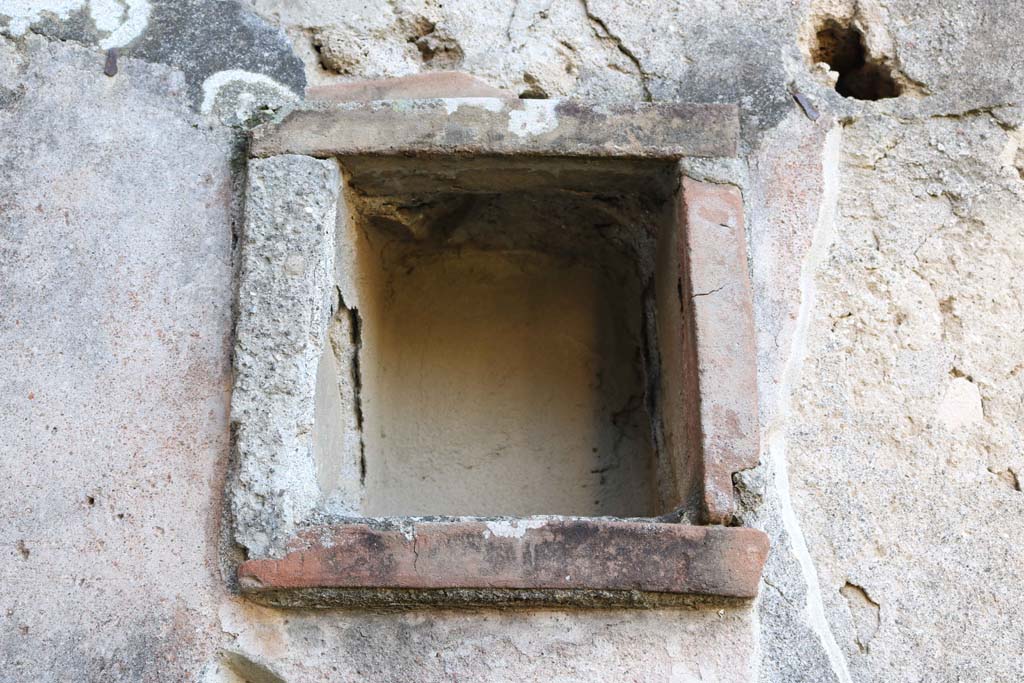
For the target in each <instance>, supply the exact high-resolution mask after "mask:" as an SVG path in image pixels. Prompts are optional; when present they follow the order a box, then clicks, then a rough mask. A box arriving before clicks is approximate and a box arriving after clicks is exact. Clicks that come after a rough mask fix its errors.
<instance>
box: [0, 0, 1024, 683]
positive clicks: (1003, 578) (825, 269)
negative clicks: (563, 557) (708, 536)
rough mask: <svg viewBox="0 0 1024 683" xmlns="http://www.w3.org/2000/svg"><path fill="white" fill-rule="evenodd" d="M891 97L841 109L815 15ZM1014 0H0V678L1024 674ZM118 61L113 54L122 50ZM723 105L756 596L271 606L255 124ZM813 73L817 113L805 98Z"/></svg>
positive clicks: (1018, 22)
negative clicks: (264, 591)
mask: <svg viewBox="0 0 1024 683" xmlns="http://www.w3.org/2000/svg"><path fill="white" fill-rule="evenodd" d="M830 18H831V19H835V20H837V21H840V22H845V23H846V24H847V25H852V26H856V27H857V29H858V31H860V33H861V34H862V35H863V36H864V38H863V40H864V49H865V50H866V52H867V53H868V56H869V57H870V58H871V59H873V60H875V61H876V62H877V63H879V64H883V65H885V66H886V68H887V69H888V71H889V73H890V75H891V77H892V78H893V79H894V82H897V83H898V84H899V86H900V88H901V89H902V93H903V94H902V95H900V96H899V97H896V98H889V99H882V100H878V101H863V100H854V99H848V98H843V97H842V96H841V95H839V94H838V93H837V92H836V91H835V90H834V89H833V83H832V81H833V79H834V76H830V75H829V73H828V69H827V68H824V69H822V68H818V67H815V66H814V65H813V64H812V63H811V60H810V59H809V57H808V56H809V55H810V54H811V53H812V52H813V51H814V45H813V42H814V39H815V38H814V36H815V27H816V26H817V22H822V21H827V20H829V19H830ZM1022 25H1024V9H1022V8H1021V7H1020V6H1019V5H1018V4H1017V3H1013V2H1003V1H999V2H980V1H979V2H957V3H953V2H944V1H943V2H934V1H933V2H924V1H923V0H890V1H889V2H886V3H884V4H883V3H877V2H873V1H869V0H864V1H862V2H860V3H856V6H854V3H852V2H844V1H843V0H833V1H831V2H825V1H821V2H808V1H806V0H803V1H800V2H782V1H781V0H780V1H778V2H767V3H765V2H748V1H746V0H738V1H737V2H733V3H711V2H690V3H682V2H679V3H668V4H666V3H662V2H657V3H653V2H652V3H644V2H619V3H615V2H609V1H597V0H585V1H573V0H564V1H563V0H554V1H553V2H549V1H543V2H526V1H523V2H518V3H506V2H447V3H444V5H443V6H442V5H441V4H437V3H431V2H405V1H404V0H396V2H393V3H388V4H385V5H380V6H378V5H374V4H362V3H350V2H340V3H332V4H327V3H323V4H319V3H277V2H274V1H273V0H269V1H266V2H265V1H263V0H258V1H254V2H251V3H234V2H186V1H180V0H179V1H175V2H171V1H160V0H128V2H126V3H124V4H123V5H122V4H114V5H111V4H110V3H100V2H95V1H93V2H88V1H87V0H81V2H49V1H47V0H41V1H40V2H36V3H22V2H14V1H12V0H0V33H2V34H3V35H2V37H0V350H2V351H3V354H2V356H0V357H2V358H3V366H2V370H3V372H2V373H0V377H2V380H0V381H2V383H3V384H2V387H3V391H0V436H2V438H0V448H2V457H0V480H2V481H4V482H5V484H6V486H5V487H4V490H3V493H2V494H0V519H3V520H4V522H3V524H2V525H0V577H2V582H3V585H4V588H5V590H4V591H3V594H2V596H0V680H5V681H6V680H10V681H61V680H68V679H72V678H73V679H77V680H95V681H117V680H123V681H181V680H199V681H209V682H222V681H238V680H250V681H259V682H263V681H274V682H277V681H288V682H289V683H291V682H294V681H317V680H323V681H328V680H330V681H338V680H340V681H392V680H423V681H435V680H436V681H449V680H452V681H454V680H460V681H464V680H474V681H475V680H483V681H511V680H515V681H523V680H545V681H552V680H555V681H577V680H579V681H599V680H604V681H622V680H640V681H772V682H775V681H778V682H782V681H785V682H789V681H815V682H818V681H858V682H859V681H875V680H885V681H949V680H992V681H1012V680H1016V679H1017V677H1018V675H1019V670H1020V653H1021V652H1022V650H1024V630H1022V629H1021V628H1020V627H1019V614H1020V612H1021V608H1022V607H1024V588H1022V586H1024V580H1022V579H1024V577H1022V576H1021V574H1022V572H1024V569H1022V568H1024V557H1022V551H1021V547H1022V546H1021V543H1020V539H1019V528H1020V527H1021V524H1020V522H1021V521H1022V517H1024V502H1022V501H1024V498H1022V495H1024V494H1022V493H1021V492H1020V488H1021V485H1020V481H1019V474H1020V472H1021V469H1022V468H1024V461H1022V458H1021V455H1020V453H1021V452H1022V449H1021V441H1022V439H1021V425H1022V424H1024V412H1022V411H1024V409H1022V403H1021V400H1020V396H1021V392H1022V386H1021V378H1020V369H1021V367H1022V366H1024V346H1022V344H1024V342H1022V341H1021V340H1022V338H1024V337H1022V335H1021V328H1020V320H1021V318H1022V310H1021V305H1022V304H1021V300H1020V296H1019V294H1018V293H1019V291H1020V290H1021V283H1020V281H1019V280H1020V271H1021V268H1020V264H1021V263H1022V262H1024V227H1022V225H1024V224H1022V219H1021V215H1024V212H1022V208H1024V193H1022V190H1024V180H1022V174H1024V171H1022V169H1024V161H1022V159H1024V156H1022V153H1021V152H1020V149H1019V148H1020V143H1021V133H1020V130H1021V126H1022V124H1024V109H1022V105H1024V89H1022V84H1021V79H1022V78H1024V77H1022V75H1021V74H1022V70H1021V69H1020V65H1021V64H1022V63H1024V46H1022V44H1021V42H1020V40H1019V33H1020V27H1021V26H1022ZM112 47H120V48H122V49H121V52H120V54H119V56H118V57H117V58H116V59H114V60H113V65H114V66H116V74H115V75H113V76H108V75H105V74H104V69H105V68H106V69H107V71H108V72H110V71H112V70H113V69H112V68H111V58H110V57H109V56H108V53H107V50H108V49H109V48H112ZM448 69H459V70H462V71H465V72H468V73H471V74H473V75H475V76H477V77H479V78H480V79H482V80H483V81H484V82H485V83H487V84H489V85H490V86H493V87H497V88H503V89H507V90H509V91H511V92H512V93H514V94H516V95H522V96H529V97H543V96H548V97H556V96H575V97H581V98H597V99H609V100H637V99H641V100H642V99H654V100H675V99H679V100H696V101H718V102H736V103H738V104H739V105H740V106H741V109H742V117H743V146H742V153H741V156H740V157H739V158H738V159H737V160H734V161H729V162H716V163H710V162H707V163H701V162H693V163H691V164H690V167H689V168H688V169H687V172H688V173H689V174H690V175H692V176H694V177H697V178H701V179H707V180H713V181H718V182H730V183H734V184H737V185H739V186H740V187H742V188H743V196H744V201H745V204H746V211H747V221H746V223H747V231H748V255H749V265H750V269H751V274H752V278H753V283H754V289H755V309H756V316H757V325H758V365H759V384H760V388H759V391H760V403H761V406H762V416H761V424H762V435H761V437H762V438H761V443H762V444H763V452H762V461H761V462H762V464H761V465H760V466H759V467H758V468H756V469H754V470H750V471H748V472H746V473H744V474H743V475H742V476H740V477H738V485H739V488H740V491H741V493H742V497H743V502H744V505H745V510H746V512H745V513H744V519H745V521H746V522H747V523H748V524H751V525H756V526H759V527H761V528H764V529H765V530H767V531H768V532H769V534H770V536H771V538H772V544H773V545H772V547H773V550H772V554H771V556H770V558H769V564H768V566H767V568H766V573H765V579H764V583H763V585H762V587H761V593H760V597H759V598H758V599H757V600H756V601H755V602H754V603H752V604H751V605H750V606H748V607H743V608H728V609H722V610H718V609H703V610H680V609H671V610H656V611H625V610H623V611H610V610H606V611H573V610H546V611H533V612H529V611H506V612H499V611H473V612H467V611H419V612H408V613H397V614H371V613H365V612H344V611H318V612H313V611H309V612H303V611H281V610H273V609H269V608H263V607H257V606H253V605H251V604H248V603H246V602H245V601H244V600H241V599H239V598H238V597H236V596H235V595H234V594H233V588H232V584H231V578H230V577H231V571H230V568H231V566H232V562H233V561H235V559H237V558H236V551H235V549H234V548H233V547H232V546H231V545H230V543H228V542H227V540H226V539H227V537H226V535H225V534H224V533H223V530H224V524H223V522H224V511H225V504H224V499H223V490H224V482H225V476H226V472H227V468H228V467H229V465H230V462H229V459H230V442H231V434H230V433H229V427H228V412H227V410H228V402H229V398H230V396H229V391H230V387H231V371H230V368H231V355H230V354H231V348H232V320H233V301H234V282H235V279H234V278H235V272H236V268H237V266H238V260H237V256H238V255H237V249H236V238H237V236H238V229H239V226H240V225H241V208H242V207H241V205H240V188H241V186H242V179H243V176H242V174H243V165H242V164H241V160H242V159H243V158H244V154H243V151H242V144H243V142H244V133H245V130H246V129H247V128H248V127H249V126H250V125H252V123H254V122H255V121H257V120H259V119H260V117H261V116H263V115H265V114H266V113H268V112H269V111H272V110H273V109H274V108H276V107H279V106H281V105H282V104H284V103H286V102H288V101H293V100H295V99H297V98H299V97H301V96H302V94H303V90H304V88H305V87H306V86H307V85H311V84H316V85H323V84H329V83H333V82H341V81H347V80H352V79H359V78H379V77H393V76H401V75H408V74H412V73H418V72H424V71H444V70H448ZM794 92H797V93H800V94H801V95H802V96H803V97H804V98H805V101H806V102H805V103H809V104H810V107H809V108H808V107H807V106H801V105H799V104H798V103H797V102H796V101H795V100H794V97H793V93H794Z"/></svg>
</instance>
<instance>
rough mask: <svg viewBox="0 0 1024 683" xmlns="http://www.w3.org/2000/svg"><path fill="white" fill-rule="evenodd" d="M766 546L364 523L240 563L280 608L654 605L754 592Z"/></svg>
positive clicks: (323, 531) (707, 529)
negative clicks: (279, 553)
mask: <svg viewBox="0 0 1024 683" xmlns="http://www.w3.org/2000/svg"><path fill="white" fill-rule="evenodd" d="M397 521H398V520H395V522H397ZM767 554H768V538H767V536H765V534H764V533H763V532H761V531H759V530H757V529H749V528H744V527H719V526H688V525H684V524H670V523H659V522H646V521H609V520H593V519H572V518H568V519H566V518H558V519H552V518H523V519H515V520H498V521H493V520H492V521H485V520H480V521H476V520H474V521H418V520H403V523H402V524H401V526H400V527H399V526H398V525H397V524H392V525H388V524H381V523H380V521H379V520H378V521H376V522H374V521H372V520H366V522H365V523H363V522H359V523H346V524H336V525H330V526H320V527H314V528H312V529H308V530H306V531H304V532H303V533H301V534H300V535H299V536H298V537H297V538H296V539H295V541H293V542H292V544H291V545H290V548H289V551H288V553H287V554H286V555H285V556H284V557H282V558H280V559H254V560H249V561H246V562H244V563H242V565H241V566H240V567H239V569H238V579H239V585H240V587H241V590H242V592H243V593H245V594H247V595H248V596H249V597H251V598H253V599H255V600H257V601H259V602H264V603H267V604H272V605H280V606H292V605H318V606H328V605H356V606H369V607H374V606H376V607H408V606H415V605H417V604H448V605H470V604H502V603H505V604H513V603H531V604H578V605H593V606H602V605H613V604H615V605H636V606H655V605H667V604H689V603H694V602H706V601H707V599H708V598H709V597H713V598H717V599H721V600H723V601H734V600H745V599H749V598H753V597H755V596H756V595H757V587H758V583H759V581H760V577H761V570H762V568H763V566H764V562H765V559H766V558H767Z"/></svg>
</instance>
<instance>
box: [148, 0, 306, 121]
mask: <svg viewBox="0 0 1024 683" xmlns="http://www.w3.org/2000/svg"><path fill="white" fill-rule="evenodd" d="M128 54H129V55H130V56H131V57H134V58H138V59H144V60H146V61H149V62H158V63H161V64H167V65H170V66H173V67H175V68H178V69H181V70H182V71H183V72H184V73H185V80H186V83H187V84H188V93H189V98H190V99H191V101H192V104H193V106H195V107H198V106H199V105H200V103H201V102H202V99H203V92H202V85H203V81H205V80H206V79H207V78H208V77H209V76H211V75H212V74H215V73H217V72H218V71H225V70H228V69H240V70H244V71H249V72H255V73H261V74H265V75H266V76H269V77H270V78H272V79H274V80H275V81H277V82H278V83H280V84H281V85H283V86H285V87H286V88H289V89H291V90H293V91H294V92H295V93H296V94H298V95H302V94H303V92H304V90H305V87H306V72H305V67H304V66H303V64H302V60H301V59H299V58H298V57H297V56H296V55H295V53H294V52H293V51H292V46H291V43H290V41H289V40H288V37H287V36H286V35H285V33H284V31H282V30H281V29H279V28H276V27H274V26H271V25H270V24H268V23H267V22H265V21H264V20H263V19H260V18H259V17H257V16H256V15H254V14H252V13H250V12H248V11H247V10H245V9H244V8H243V7H242V6H241V5H239V4H238V3H237V2H233V1H232V0H216V1H214V2H209V1H204V0H162V1H161V0H157V1H156V2H153V9H152V11H151V12H150V16H149V23H148V25H147V26H146V30H145V31H143V33H142V35H141V36H140V37H139V38H138V39H137V40H136V41H135V42H133V43H132V45H131V46H130V50H129V51H128Z"/></svg>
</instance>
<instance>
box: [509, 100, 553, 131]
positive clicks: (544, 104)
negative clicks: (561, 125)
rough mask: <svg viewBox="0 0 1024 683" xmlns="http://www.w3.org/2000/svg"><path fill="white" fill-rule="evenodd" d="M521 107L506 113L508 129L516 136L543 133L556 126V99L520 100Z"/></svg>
mask: <svg viewBox="0 0 1024 683" xmlns="http://www.w3.org/2000/svg"><path fill="white" fill-rule="evenodd" d="M522 104H523V108H522V109H514V110H512V111H510V112H509V114H508V130H509V132H510V133H512V134H513V135H516V136H517V137H521V138H525V137H529V136H531V135H543V134H544V133H550V132H551V131H553V130H555V129H556V128H558V116H557V115H556V114H555V107H557V106H558V100H522Z"/></svg>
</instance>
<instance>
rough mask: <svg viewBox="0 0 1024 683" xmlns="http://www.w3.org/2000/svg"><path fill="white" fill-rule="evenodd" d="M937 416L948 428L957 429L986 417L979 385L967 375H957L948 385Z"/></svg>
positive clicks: (976, 422)
mask: <svg viewBox="0 0 1024 683" xmlns="http://www.w3.org/2000/svg"><path fill="white" fill-rule="evenodd" d="M937 416H938V418H939V420H940V421H942V423H943V424H944V425H946V428H947V429H949V430H950V431H956V430H959V429H963V428H965V427H970V426H971V425H974V424H978V423H979V422H981V421H982V420H984V419H985V412H984V411H983V410H982V407H981V392H979V391H978V386H977V385H976V384H975V383H974V382H972V381H971V380H969V379H967V378H966V377H957V378H955V379H954V380H953V381H952V382H950V383H949V386H948V387H946V395H945V396H944V397H943V399H942V403H940V404H939V410H938V413H937Z"/></svg>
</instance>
